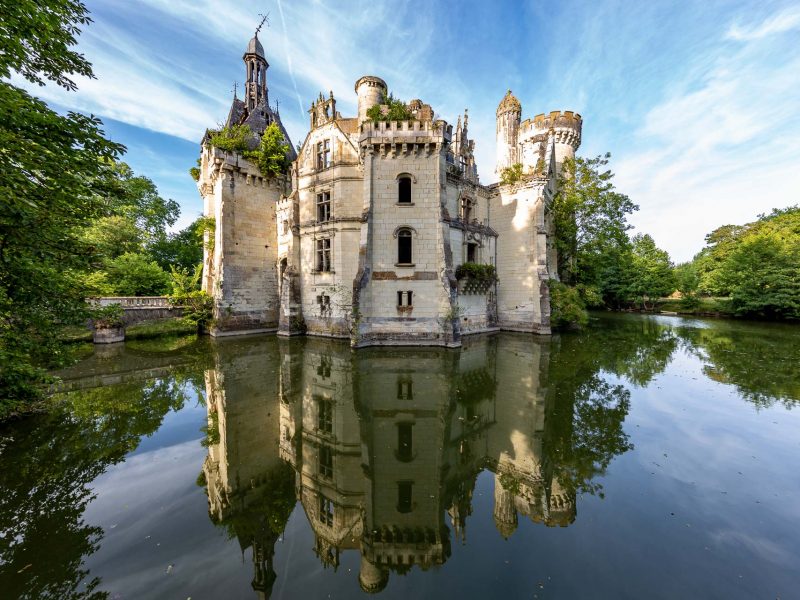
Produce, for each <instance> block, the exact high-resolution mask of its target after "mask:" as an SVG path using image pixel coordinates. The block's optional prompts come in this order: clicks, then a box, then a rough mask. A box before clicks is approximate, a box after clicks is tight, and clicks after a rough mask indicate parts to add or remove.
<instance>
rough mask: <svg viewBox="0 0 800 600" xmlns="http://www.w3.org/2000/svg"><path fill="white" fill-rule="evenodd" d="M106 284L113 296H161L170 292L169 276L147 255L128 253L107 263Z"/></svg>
mask: <svg viewBox="0 0 800 600" xmlns="http://www.w3.org/2000/svg"><path fill="white" fill-rule="evenodd" d="M104 272H105V274H106V278H105V279H104V283H105V285H106V286H107V287H106V289H107V291H106V292H105V293H108V294H110V295H113V296H160V295H161V294H165V293H167V292H168V291H169V282H170V280H169V275H168V274H167V273H166V272H165V271H164V269H162V268H161V267H160V266H159V264H158V263H157V262H156V261H154V260H151V258H150V257H149V256H147V255H146V254H137V253H134V252H128V253H127V254H122V255H120V256H117V257H116V258H114V259H111V260H109V261H107V262H106V264H105V269H104Z"/></svg>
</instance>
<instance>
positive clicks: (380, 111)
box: [367, 94, 414, 123]
mask: <svg viewBox="0 0 800 600" xmlns="http://www.w3.org/2000/svg"><path fill="white" fill-rule="evenodd" d="M367 118H369V119H372V122H373V123H377V122H378V121H411V120H413V119H414V115H413V114H412V113H411V111H410V110H409V109H408V106H406V103H405V102H403V101H402V100H398V99H397V98H395V97H394V96H393V95H392V94H389V95H388V96H386V95H384V97H383V99H382V100H381V102H380V104H376V105H374V106H371V107H370V108H369V109H367Z"/></svg>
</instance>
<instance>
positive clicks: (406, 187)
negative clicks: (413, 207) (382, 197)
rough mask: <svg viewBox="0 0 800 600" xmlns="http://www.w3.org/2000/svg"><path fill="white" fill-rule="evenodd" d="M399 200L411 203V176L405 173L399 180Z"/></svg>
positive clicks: (400, 202)
mask: <svg viewBox="0 0 800 600" xmlns="http://www.w3.org/2000/svg"><path fill="white" fill-rule="evenodd" d="M397 202H398V203H399V204H411V177H409V176H408V175H403V176H402V177H400V178H399V179H398V180H397Z"/></svg>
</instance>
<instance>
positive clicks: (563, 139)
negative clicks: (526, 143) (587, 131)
mask: <svg viewBox="0 0 800 600" xmlns="http://www.w3.org/2000/svg"><path fill="white" fill-rule="evenodd" d="M582 128H583V119H582V118H581V116H580V115H579V114H577V113H574V112H572V111H571V110H565V111H564V112H561V111H558V110H554V111H552V112H551V113H550V114H547V115H544V114H542V115H536V116H535V117H533V129H534V131H536V132H538V133H542V134H548V133H551V132H552V135H553V143H554V145H555V150H556V165H557V167H558V169H559V170H560V169H561V163H563V162H564V159H565V158H575V151H576V150H577V149H578V147H579V146H580V145H581V129H582Z"/></svg>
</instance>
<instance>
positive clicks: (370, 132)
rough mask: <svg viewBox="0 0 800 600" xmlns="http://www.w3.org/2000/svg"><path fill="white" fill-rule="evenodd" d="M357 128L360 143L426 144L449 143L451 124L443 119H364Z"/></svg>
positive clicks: (451, 134)
mask: <svg viewBox="0 0 800 600" xmlns="http://www.w3.org/2000/svg"><path fill="white" fill-rule="evenodd" d="M359 130H360V131H361V136H360V138H359V142H360V143H362V144H363V143H372V144H427V143H436V142H444V143H450V140H451V139H452V138H453V126H452V125H448V124H447V123H446V122H445V121H442V120H437V121H433V122H432V121H416V120H414V121H378V122H377V123H375V122H373V121H364V122H363V123H361V125H360V127H359Z"/></svg>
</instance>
